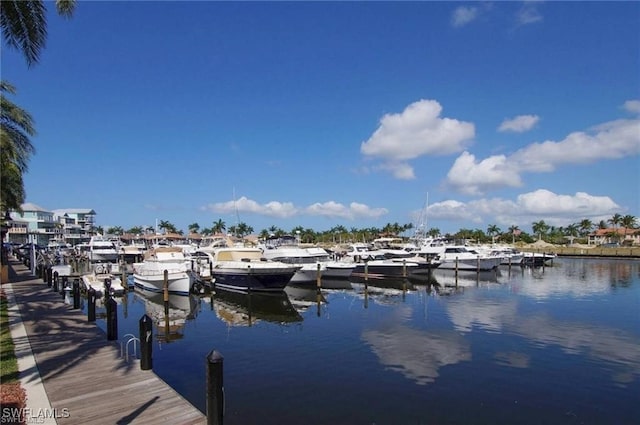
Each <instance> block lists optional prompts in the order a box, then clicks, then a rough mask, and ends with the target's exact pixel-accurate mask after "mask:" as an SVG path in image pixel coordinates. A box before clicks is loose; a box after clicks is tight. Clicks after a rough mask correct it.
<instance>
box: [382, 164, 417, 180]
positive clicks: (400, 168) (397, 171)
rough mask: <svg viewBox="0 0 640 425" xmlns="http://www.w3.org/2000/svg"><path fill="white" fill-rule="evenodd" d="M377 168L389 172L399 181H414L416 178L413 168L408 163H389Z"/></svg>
mask: <svg viewBox="0 0 640 425" xmlns="http://www.w3.org/2000/svg"><path fill="white" fill-rule="evenodd" d="M377 168H378V169H380V170H385V171H389V172H390V173H391V174H392V175H393V177H395V178H396V179H399V180H413V179H415V178H416V175H415V173H414V172H413V167H412V166H411V165H409V164H407V163H406V162H388V163H386V164H382V165H380V166H379V167H377Z"/></svg>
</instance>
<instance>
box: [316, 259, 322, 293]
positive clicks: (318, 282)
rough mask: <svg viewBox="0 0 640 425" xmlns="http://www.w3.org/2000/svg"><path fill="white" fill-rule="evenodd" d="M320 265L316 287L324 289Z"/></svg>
mask: <svg viewBox="0 0 640 425" xmlns="http://www.w3.org/2000/svg"><path fill="white" fill-rule="evenodd" d="M320 273H321V272H320V263H318V274H317V275H316V286H317V287H318V289H320V288H322V275H321V274H320Z"/></svg>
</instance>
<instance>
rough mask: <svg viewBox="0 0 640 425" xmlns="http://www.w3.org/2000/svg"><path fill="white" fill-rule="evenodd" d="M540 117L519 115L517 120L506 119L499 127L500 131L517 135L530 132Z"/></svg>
mask: <svg viewBox="0 0 640 425" xmlns="http://www.w3.org/2000/svg"><path fill="white" fill-rule="evenodd" d="M538 121H540V117H538V116H537V115H518V116H517V117H515V118H511V119H506V120H504V121H503V122H502V124H500V127H498V131H513V132H516V133H523V132H525V131H529V130H531V129H532V128H533V126H535V125H536V124H537V123H538Z"/></svg>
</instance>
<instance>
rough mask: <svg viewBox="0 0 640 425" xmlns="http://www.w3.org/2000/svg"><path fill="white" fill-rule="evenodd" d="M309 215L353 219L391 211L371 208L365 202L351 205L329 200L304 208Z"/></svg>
mask: <svg viewBox="0 0 640 425" xmlns="http://www.w3.org/2000/svg"><path fill="white" fill-rule="evenodd" d="M304 212H305V213H306V214H309V215H319V216H324V217H338V218H345V219H349V220H353V219H355V218H378V217H381V216H383V215H386V214H387V213H388V212H389V211H388V210H387V209H386V208H371V207H369V206H367V205H365V204H359V203H357V202H352V203H351V204H350V205H349V207H346V206H345V205H343V204H340V203H337V202H334V201H329V202H324V203H319V202H318V203H315V204H313V205H309V206H308V207H306V208H305V209H304Z"/></svg>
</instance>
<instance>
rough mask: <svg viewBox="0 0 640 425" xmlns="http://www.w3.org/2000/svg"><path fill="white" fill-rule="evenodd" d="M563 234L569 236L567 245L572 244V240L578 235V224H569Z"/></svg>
mask: <svg viewBox="0 0 640 425" xmlns="http://www.w3.org/2000/svg"><path fill="white" fill-rule="evenodd" d="M564 234H565V236H567V237H568V238H569V245H573V240H574V239H575V238H576V236H578V225H577V224H570V225H568V226H567V227H566V228H565V229H564Z"/></svg>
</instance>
